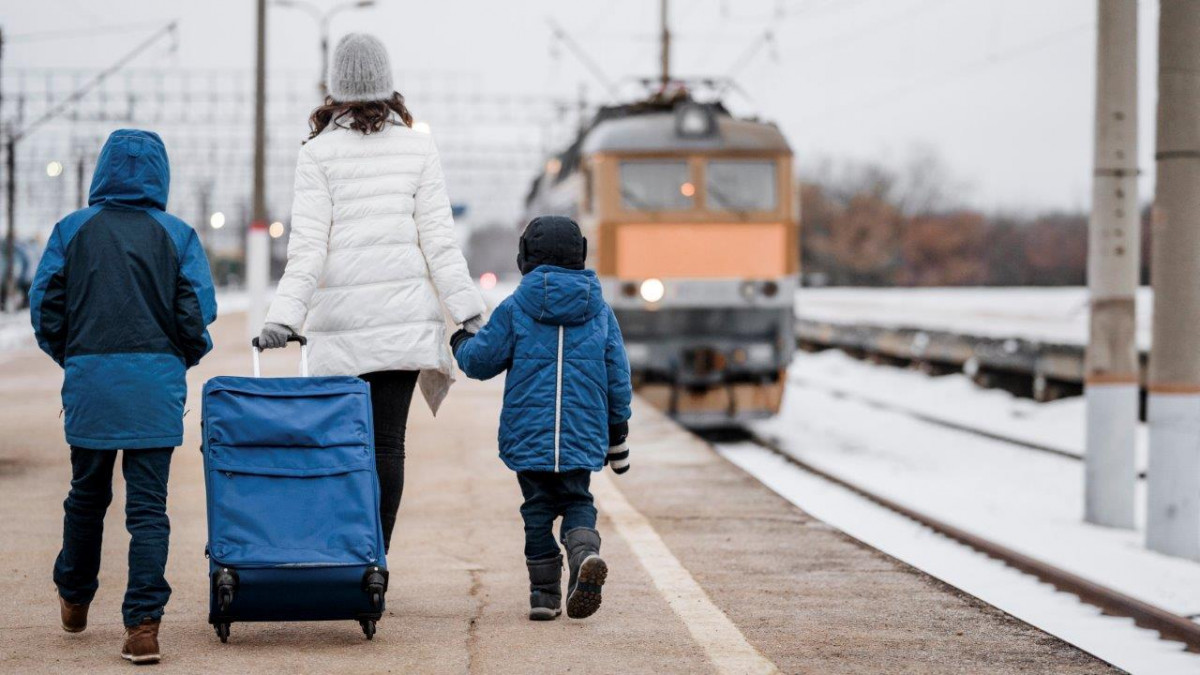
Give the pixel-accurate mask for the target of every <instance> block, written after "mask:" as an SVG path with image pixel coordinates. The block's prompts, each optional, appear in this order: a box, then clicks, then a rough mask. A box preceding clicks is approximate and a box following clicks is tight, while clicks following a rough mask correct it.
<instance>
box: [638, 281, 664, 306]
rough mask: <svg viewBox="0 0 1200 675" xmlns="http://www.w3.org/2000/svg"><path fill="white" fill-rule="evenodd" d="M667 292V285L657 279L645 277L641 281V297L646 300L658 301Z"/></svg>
mask: <svg viewBox="0 0 1200 675" xmlns="http://www.w3.org/2000/svg"><path fill="white" fill-rule="evenodd" d="M666 294H667V287H666V286H663V282H661V281H659V280H658V279H647V280H645V281H643V282H642V299H643V300H645V301H646V302H658V301H659V300H662V299H663V296H664V295H666Z"/></svg>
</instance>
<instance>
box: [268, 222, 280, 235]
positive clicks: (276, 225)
mask: <svg viewBox="0 0 1200 675" xmlns="http://www.w3.org/2000/svg"><path fill="white" fill-rule="evenodd" d="M267 234H269V235H271V238H272V239H278V238H280V237H282V236H283V223H281V222H279V221H278V220H277V221H275V222H273V223H271V227H270V228H269V229H267Z"/></svg>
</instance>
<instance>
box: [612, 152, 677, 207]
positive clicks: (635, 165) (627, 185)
mask: <svg viewBox="0 0 1200 675" xmlns="http://www.w3.org/2000/svg"><path fill="white" fill-rule="evenodd" d="M690 178H691V177H690V175H689V173H688V165H687V162H686V161H682V160H680V161H669V160H637V161H624V162H621V179H620V181H621V206H622V208H624V209H625V210H627V211H682V210H684V209H690V208H692V197H693V195H695V193H696V188H695V186H694V185H692V184H691V183H690V182H689V180H690Z"/></svg>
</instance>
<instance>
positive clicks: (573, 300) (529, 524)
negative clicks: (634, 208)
mask: <svg viewBox="0 0 1200 675" xmlns="http://www.w3.org/2000/svg"><path fill="white" fill-rule="evenodd" d="M586 258H587V240H586V239H584V237H583V234H582V233H581V232H580V231H579V225H577V224H576V223H575V221H573V220H571V219H570V218H564V217H559V216H542V217H540V218H535V219H534V220H533V221H532V222H530V223H529V225H528V226H527V227H526V228H525V233H524V234H523V235H522V236H521V245H520V253H519V254H518V255H517V266H518V267H519V268H520V270H521V273H522V274H524V275H525V276H524V278H523V279H522V280H521V284H520V285H519V286H518V287H517V290H516V291H515V292H514V293H513V294H512V295H511V296H509V297H508V298H506V299H505V300H504V302H502V303H500V305H499V306H497V307H496V309H495V311H494V312H493V313H492V316H491V319H490V320H489V321H488V323H487V325H485V326H484V327H483V328H482V329H481V330H480V331H479V333H478V334H471V333H469V332H467V331H466V330H460V331H458V332H457V333H455V334H454V336H453V337H452V338H451V347H452V348H453V350H454V356H455V358H456V359H457V360H458V365H459V367H460V368H462V370H463V372H464V373H466V374H467V376H468V377H472V378H475V379H478V380H486V379H489V378H492V377H495V376H496V375H499V374H500V373H502V372H504V371H508V375H507V377H506V379H505V384H504V408H503V411H502V412H501V413H500V458H501V459H502V460H504V463H505V464H506V465H507V466H508V468H510V469H512V470H513V471H516V472H517V481H518V482H519V483H520V485H521V493H522V494H523V495H524V497H525V503H524V504H522V505H521V516H522V518H524V520H525V559H526V565H527V566H528V568H529V585H530V589H529V590H530V595H529V605H530V610H529V618H530V619H532V620H535V621H542V620H549V619H554V618H555V617H557V616H558V615H559V614H561V612H562V610H561V609H560V606H561V604H562V562H563V558H562V553H561V550H560V549H559V545H558V541H557V540H556V539H555V538H554V520H555V519H556V518H558V517H561V518H562V524H561V525H560V527H559V531H560V532H561V535H562V542H563V544H564V545H565V546H566V549H567V565H568V568H569V570H570V578H569V581H568V583H567V616H569V617H571V618H573V619H582V618H584V617H588V616H591V615H592V614H594V613H595V612H596V610H597V609H599V608H600V591H601V586H603V585H604V580H605V578H606V577H607V575H608V567H607V565H606V564H605V562H604V560H603V559H602V558H601V557H600V534H599V533H598V532H597V531H596V507H595V506H593V504H592V494H591V492H590V491H589V483H590V481H591V472H593V471H601V470H602V469H603V468H604V466H605V465H606V464H608V465H611V466H612V468H613V470H614V471H615V472H616V473H618V474H620V473H624V472H625V471H627V470H628V469H629V450H628V448H627V446H626V443H625V437H626V436H627V435H628V432H629V404H630V398H631V396H632V391H631V387H630V380H629V360H628V359H627V358H626V356H625V344H624V341H623V340H622V339H621V329H620V327H618V326H617V320H616V317H615V316H614V315H613V312H612V309H611V308H610V307H609V306H608V304H607V303H605V302H604V297H603V295H602V293H601V290H600V282H599V280H598V279H597V278H596V273H595V272H593V271H591V270H585V269H584V261H585V259H586Z"/></svg>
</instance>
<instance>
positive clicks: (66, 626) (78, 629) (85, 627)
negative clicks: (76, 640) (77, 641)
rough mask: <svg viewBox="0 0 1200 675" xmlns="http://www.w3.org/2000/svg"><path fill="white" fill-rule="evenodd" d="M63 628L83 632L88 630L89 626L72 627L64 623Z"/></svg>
mask: <svg viewBox="0 0 1200 675" xmlns="http://www.w3.org/2000/svg"><path fill="white" fill-rule="evenodd" d="M62 629H63V630H65V631H67V632H68V633H82V632H83V631H85V630H87V626H76V627H74V628H72V627H71V626H68V625H67V624H65V623H64V624H63V625H62Z"/></svg>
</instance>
